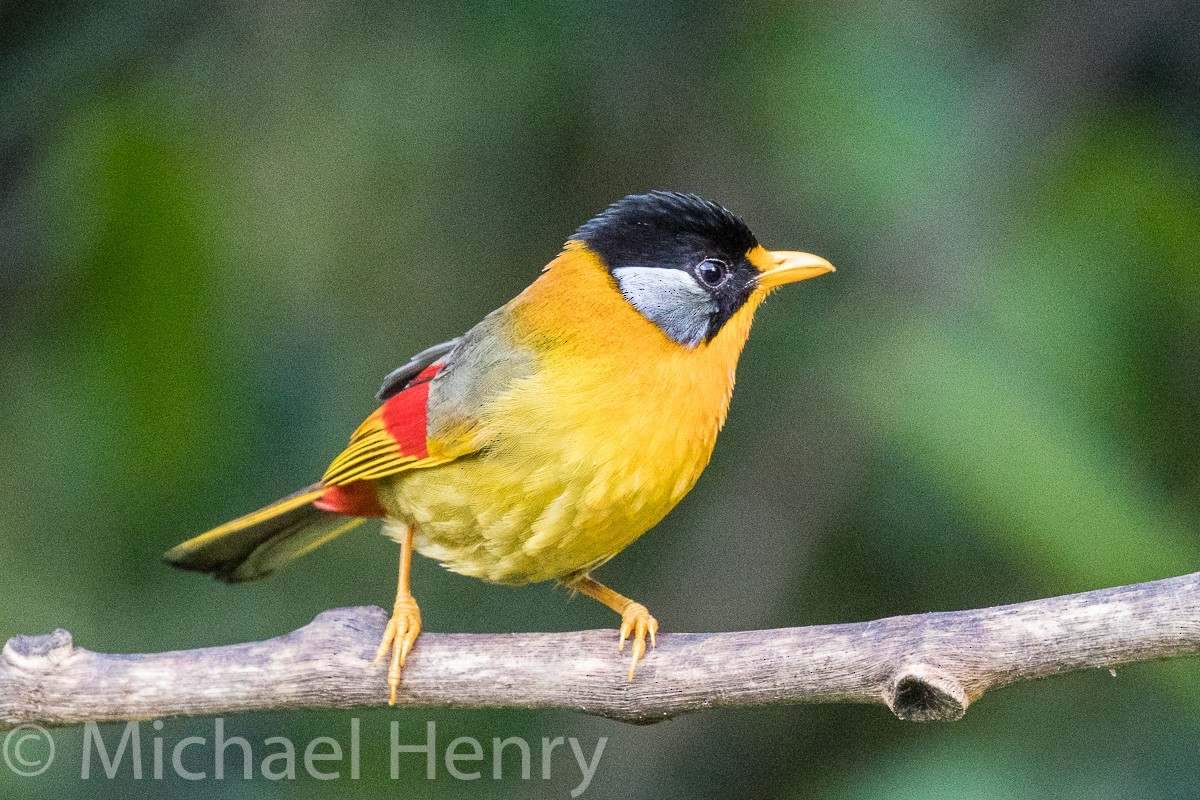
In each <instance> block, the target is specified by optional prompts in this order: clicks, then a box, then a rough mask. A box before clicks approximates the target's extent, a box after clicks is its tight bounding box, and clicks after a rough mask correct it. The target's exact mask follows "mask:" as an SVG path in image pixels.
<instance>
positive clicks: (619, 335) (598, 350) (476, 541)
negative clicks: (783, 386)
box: [386, 244, 757, 583]
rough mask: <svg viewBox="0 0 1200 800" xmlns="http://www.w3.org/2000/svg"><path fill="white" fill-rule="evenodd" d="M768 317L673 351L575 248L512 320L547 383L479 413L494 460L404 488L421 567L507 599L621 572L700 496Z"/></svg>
mask: <svg viewBox="0 0 1200 800" xmlns="http://www.w3.org/2000/svg"><path fill="white" fill-rule="evenodd" d="M755 306H757V301H753V302H751V303H747V305H746V306H745V307H743V308H742V309H741V310H740V311H738V313H737V314H736V315H735V316H734V317H733V319H731V320H730V321H729V322H728V323H727V324H726V325H725V326H724V327H723V328H722V330H721V332H720V333H719V334H718V335H717V336H716V337H715V338H714V339H713V341H712V342H709V343H704V344H701V345H699V346H697V347H696V348H694V349H691V350H689V349H686V348H684V347H683V346H681V345H679V344H677V343H676V342H674V341H672V340H670V339H669V338H667V337H666V336H665V335H664V334H663V333H662V332H661V331H660V330H659V329H658V328H657V327H656V326H655V325H654V324H653V323H651V322H650V321H648V320H647V319H646V318H645V317H643V316H642V315H641V314H640V313H639V312H638V311H637V310H636V309H634V308H633V307H632V306H630V305H629V304H628V303H627V302H626V301H625V300H624V299H623V298H622V297H621V296H620V293H619V291H618V290H617V288H616V286H615V284H614V283H613V281H612V278H611V277H610V276H609V274H608V271H607V270H606V269H605V268H604V267H603V265H601V264H600V263H599V262H598V260H597V259H596V258H595V256H594V255H592V254H591V253H590V252H588V251H587V250H586V249H584V248H583V247H581V246H579V245H577V244H571V245H569V246H568V249H567V250H566V251H564V253H563V254H562V255H561V256H559V258H557V259H556V260H555V261H554V262H552V263H551V265H550V267H549V268H548V270H547V272H545V273H544V274H543V275H542V276H541V277H540V278H539V279H538V280H537V281H535V282H534V283H533V284H532V285H531V286H530V287H529V288H528V289H526V290H525V292H523V293H522V294H521V295H520V296H518V297H517V298H515V299H514V300H513V301H512V302H511V303H509V305H508V306H506V307H505V309H504V311H503V313H506V314H509V315H511V322H512V324H511V330H512V337H513V341H512V343H511V344H512V346H514V347H519V348H523V349H524V350H525V351H526V352H529V353H531V354H532V356H533V359H534V363H535V365H536V368H535V369H534V370H533V373H532V374H531V375H529V376H528V377H525V378H522V379H520V380H518V381H517V382H516V383H515V384H514V385H513V386H511V387H510V388H509V389H507V390H506V391H504V392H502V393H500V394H499V395H497V396H496V397H495V398H494V399H493V400H491V401H490V402H489V403H488V404H487V405H486V406H485V407H484V408H483V409H481V410H480V416H481V424H480V428H481V430H484V431H486V432H487V438H488V440H489V442H490V444H489V446H488V447H487V448H486V449H485V450H483V451H482V452H481V453H479V454H477V455H472V456H468V457H465V458H460V459H458V460H456V461H454V462H451V463H449V464H445V465H443V466H439V467H433V468H430V469H426V470H420V471H414V472H412V473H405V474H402V475H399V476H397V477H396V478H395V479H394V480H393V481H392V482H391V484H390V489H391V492H390V494H391V500H392V502H387V503H386V505H388V507H389V510H392V511H394V512H395V513H396V514H397V516H400V517H401V518H402V519H404V520H407V521H411V522H413V523H415V530H416V533H415V541H416V545H417V549H418V551H420V552H422V553H424V554H425V555H428V556H430V557H432V558H436V559H438V560H439V561H442V562H443V563H444V564H445V565H446V566H447V567H448V568H450V569H452V570H454V571H457V572H461V573H464V574H469V575H474V576H477V577H481V578H484V579H487V580H493V581H497V582H503V583H525V582H531V581H540V580H547V579H551V578H559V577H564V576H566V575H568V574H571V573H574V572H579V571H585V570H588V569H591V568H593V567H595V566H597V565H599V564H601V563H603V562H604V561H606V560H608V559H609V558H611V557H612V556H614V555H615V554H616V553H618V552H620V551H621V550H622V549H623V548H624V547H626V546H627V545H629V544H630V543H631V542H632V541H633V540H634V539H636V538H637V537H638V536H640V535H641V534H642V533H644V532H645V531H646V530H647V529H649V528H650V527H652V526H653V525H654V524H655V523H657V522H658V521H659V520H660V519H662V517H663V516H664V515H666V513H667V512H668V511H670V509H671V508H672V507H674V505H675V504H676V503H677V502H679V500H680V499H681V498H682V497H683V496H684V495H685V494H686V493H687V492H688V490H690V489H691V487H692V485H693V484H694V483H695V482H696V479H697V478H698V477H699V476H700V473H701V471H702V470H703V469H704V467H705V465H706V464H707V463H708V459H709V456H710V455H711V453H712V449H713V445H714V444H715V442H716V437H717V433H718V431H719V430H720V428H721V425H722V424H723V423H724V421H725V414H726V411H727V409H728V405H729V398H730V395H731V393H732V391H733V383H734V371H735V368H736V365H737V360H738V356H739V355H740V353H741V350H742V346H743V345H744V343H745V340H746V337H747V335H748V334H749V330H750V323H751V320H752V319H753V314H754V311H755Z"/></svg>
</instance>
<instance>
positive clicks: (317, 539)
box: [163, 484, 363, 583]
mask: <svg viewBox="0 0 1200 800" xmlns="http://www.w3.org/2000/svg"><path fill="white" fill-rule="evenodd" d="M326 490H327V489H326V487H323V486H321V485H320V484H314V485H312V486H309V487H307V488H304V489H301V490H300V491H298V492H295V493H294V494H290V495H288V496H287V497H284V498H283V499H281V500H276V501H275V502H274V503H272V504H271V505H269V506H267V507H266V508H262V509H259V510H258V511H255V512H253V513H251V514H247V515H246V516H244V517H238V518H237V519H235V520H233V521H231V522H226V523H225V524H224V525H221V526H219V527H216V528H213V529H212V530H211V531H209V532H208V533H202V534H200V535H199V536H197V537H195V538H194V539H189V540H187V541H186V542H183V543H182V544H178V545H176V546H175V547H172V548H171V549H170V550H168V551H167V552H166V553H164V554H163V558H164V559H166V561H167V563H169V564H171V565H172V566H176V567H179V568H180V569H187V570H193V571H196V572H209V573H212V574H213V575H214V576H215V577H217V578H219V579H220V580H223V581H226V582H227V583H240V582H241V581H253V580H257V579H258V578H265V577H267V576H268V575H270V574H271V573H272V572H274V571H275V570H277V569H279V568H280V567H282V566H284V565H285V564H287V563H288V562H290V561H293V560H294V559H297V558H299V557H300V556H302V555H304V554H305V553H307V552H308V551H310V550H312V549H314V548H316V547H320V546H321V545H323V544H325V542H328V541H329V540H330V539H333V538H335V537H337V536H340V535H341V534H343V533H345V532H346V531H348V530H350V529H351V528H353V527H354V526H355V525H358V524H359V523H360V522H362V521H363V519H362V518H361V517H346V516H343V515H341V514H334V513H331V512H329V511H324V510H322V509H320V508H317V507H316V506H315V505H313V503H314V502H315V501H317V500H320V499H321V497H322V496H323V495H324V494H325V492H326Z"/></svg>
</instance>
